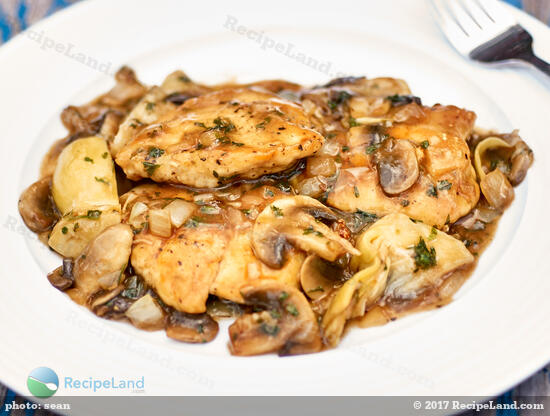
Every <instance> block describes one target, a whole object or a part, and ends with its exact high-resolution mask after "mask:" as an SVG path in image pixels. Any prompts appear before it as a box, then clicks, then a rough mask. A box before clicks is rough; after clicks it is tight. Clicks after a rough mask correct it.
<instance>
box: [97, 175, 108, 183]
mask: <svg viewBox="0 0 550 416" xmlns="http://www.w3.org/2000/svg"><path fill="white" fill-rule="evenodd" d="M94 179H95V180H96V181H97V182H101V183H104V184H105V185H109V181H108V180H107V179H105V178H99V177H97V176H94Z"/></svg>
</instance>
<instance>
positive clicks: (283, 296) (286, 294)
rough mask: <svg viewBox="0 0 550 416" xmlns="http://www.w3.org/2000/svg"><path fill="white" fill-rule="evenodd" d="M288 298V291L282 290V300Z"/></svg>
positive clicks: (280, 297)
mask: <svg viewBox="0 0 550 416" xmlns="http://www.w3.org/2000/svg"><path fill="white" fill-rule="evenodd" d="M286 298H288V293H287V292H281V294H280V295H279V300H280V301H281V302H282V301H283V300H285V299H286Z"/></svg>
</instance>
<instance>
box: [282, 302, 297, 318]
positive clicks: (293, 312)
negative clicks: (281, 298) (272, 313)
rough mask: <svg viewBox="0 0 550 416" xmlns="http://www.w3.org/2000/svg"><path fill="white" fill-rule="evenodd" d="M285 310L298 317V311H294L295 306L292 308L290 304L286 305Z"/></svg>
mask: <svg viewBox="0 0 550 416" xmlns="http://www.w3.org/2000/svg"><path fill="white" fill-rule="evenodd" d="M285 309H286V311H287V312H288V313H289V314H291V315H292V316H298V315H299V312H298V309H296V306H294V305H293V304H292V303H289V304H288V305H286V306H285Z"/></svg>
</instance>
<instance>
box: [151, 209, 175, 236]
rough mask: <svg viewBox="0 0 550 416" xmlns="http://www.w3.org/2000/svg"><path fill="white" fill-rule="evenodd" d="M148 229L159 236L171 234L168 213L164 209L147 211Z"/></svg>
mask: <svg viewBox="0 0 550 416" xmlns="http://www.w3.org/2000/svg"><path fill="white" fill-rule="evenodd" d="M149 229H150V230H151V232H152V233H153V234H155V235H158V236H160V237H170V236H171V235H172V222H171V221H170V213H169V212H168V210H165V209H152V210H150V211H149Z"/></svg>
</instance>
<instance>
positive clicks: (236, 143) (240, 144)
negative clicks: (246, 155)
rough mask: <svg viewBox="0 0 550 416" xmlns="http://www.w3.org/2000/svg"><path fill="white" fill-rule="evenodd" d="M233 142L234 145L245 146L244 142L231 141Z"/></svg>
mask: <svg viewBox="0 0 550 416" xmlns="http://www.w3.org/2000/svg"><path fill="white" fill-rule="evenodd" d="M231 144H232V145H233V146H238V147H241V146H244V143H240V142H234V141H231Z"/></svg>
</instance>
